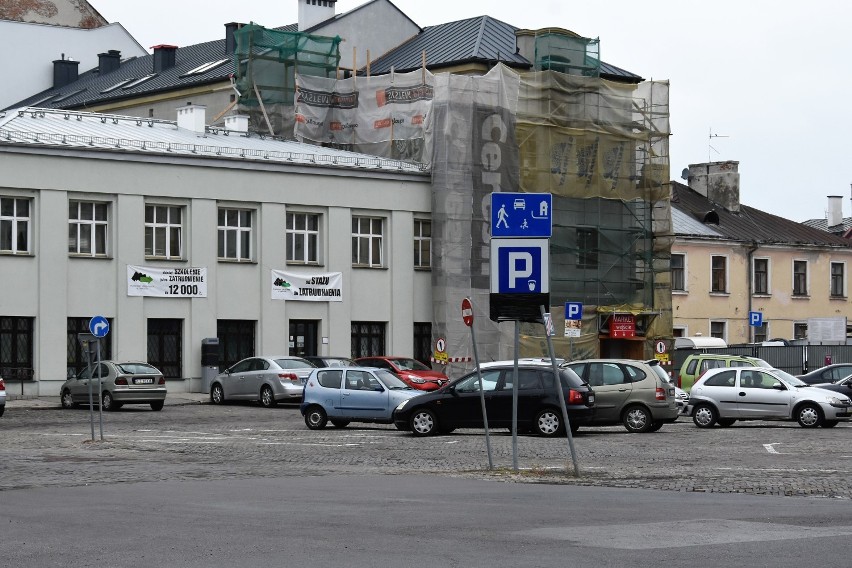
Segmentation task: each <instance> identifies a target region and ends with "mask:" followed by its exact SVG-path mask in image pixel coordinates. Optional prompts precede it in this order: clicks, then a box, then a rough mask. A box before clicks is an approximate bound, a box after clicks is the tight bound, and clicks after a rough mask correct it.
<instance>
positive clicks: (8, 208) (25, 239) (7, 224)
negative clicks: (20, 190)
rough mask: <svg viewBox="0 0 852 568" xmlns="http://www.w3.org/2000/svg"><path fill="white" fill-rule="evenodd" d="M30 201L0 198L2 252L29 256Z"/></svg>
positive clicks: (0, 249)
mask: <svg viewBox="0 0 852 568" xmlns="http://www.w3.org/2000/svg"><path fill="white" fill-rule="evenodd" d="M30 207H31V206H30V200H29V199H24V198H19V197H0V252H5V253H11V254H29V252H30V226H31V225H30Z"/></svg>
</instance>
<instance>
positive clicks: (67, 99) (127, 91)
mask: <svg viewBox="0 0 852 568" xmlns="http://www.w3.org/2000/svg"><path fill="white" fill-rule="evenodd" d="M223 59H228V61H226V62H225V63H223V64H222V65H220V66H218V67H215V68H213V69H210V70H209V71H207V72H206V73H200V74H195V75H185V74H186V73H187V72H188V71H191V70H193V69H195V68H196V67H198V66H200V65H203V64H205V63H211V62H214V61H221V60H223ZM233 72H234V60H233V54H231V55H228V54H226V53H225V39H224V38H223V39H220V40H215V41H208V42H205V43H199V44H195V45H189V46H187V47H181V48H178V49H177V51H176V52H175V65H174V67H171V68H169V69H166V70H165V71H162V72H160V73H158V74H157V75H156V76H155V77H152V78H151V79H149V80H147V81H144V82H142V83H139V84H138V85H135V86H132V87H128V88H123V87H119V88H117V89H114V90H111V91H109V92H106V93H102V92H101V91H104V90H107V89H109V88H110V87H112V86H114V85H116V84H118V83H119V82H121V81H125V80H130V79H141V78H143V77H146V76H148V75H151V74H153V73H154V56H153V54H151V55H146V56H143V57H133V58H130V59H127V60H125V61H122V63H121V65H120V66H119V68H118V69H116V70H115V71H112V72H110V73H106V74H103V75H101V74H100V73H99V72H98V70H97V68H96V69H93V70H90V71H87V72H85V73H82V74H80V76H79V78H78V79H77V81H74V82H73V83H70V84H69V85H66V86H65V87H62V88H60V89H47V90H46V91H43V92H41V93H38V94H36V95H33V96H31V97H29V98H26V99H24V100H23V101H20V102H17V103H15V104H13V105H11V106H10V107H8V108H18V107H23V106H38V107H41V108H62V109H76V110H84V109H86V108H88V107H91V106H93V105H99V104H103V103H107V102H113V101H120V100H123V99H131V98H137V97H139V96H140V95H143V94H146V95H147V94H154V93H158V92H162V91H171V90H174V89H184V88H186V87H191V86H196V85H206V84H209V83H218V82H221V81H226V80H228V77H230V75H231V74H232V73H233ZM49 95H53V96H52V97H51V98H50V99H47V100H43V99H44V98H45V97H47V96H49ZM69 95H70V96H69Z"/></svg>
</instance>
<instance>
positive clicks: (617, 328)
mask: <svg viewBox="0 0 852 568" xmlns="http://www.w3.org/2000/svg"><path fill="white" fill-rule="evenodd" d="M609 336H610V337H612V338H613V339H615V338H620V337H636V316H634V315H633V314H613V315H612V319H611V320H610V322H609Z"/></svg>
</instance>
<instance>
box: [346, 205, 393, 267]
mask: <svg viewBox="0 0 852 568" xmlns="http://www.w3.org/2000/svg"><path fill="white" fill-rule="evenodd" d="M377 223H378V225H377ZM365 224H366V226H365ZM377 226H378V228H379V232H378V233H376V232H375V229H376V227H377ZM365 231H366V232H365ZM384 233H385V218H384V217H376V216H371V215H353V216H352V266H355V267H359V268H383V267H384V245H385V241H384ZM364 243H366V244H367V247H366V251H362V245H363V244H364ZM376 255H378V257H379V258H377V259H376V258H373V257H374V256H376ZM362 257H364V258H362Z"/></svg>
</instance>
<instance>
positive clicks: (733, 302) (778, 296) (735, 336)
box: [672, 238, 852, 344]
mask: <svg viewBox="0 0 852 568" xmlns="http://www.w3.org/2000/svg"><path fill="white" fill-rule="evenodd" d="M672 254H683V255H685V267H684V284H685V286H684V287H685V290H684V291H674V290H673V292H672V309H673V312H674V328H675V334H676V335H678V334H679V335H684V336H686V335H699V334H700V335H704V336H710V335H711V322H724V324H725V326H724V327H725V333H724V337H723V338H724V339H725V340H726V341H727V342H728V343H729V344H735V343H748V342H751V341H753V336H752V333H751V332H752V328H751V327H750V326H749V325H748V312H749V311H760V312H762V313H763V319H764V322H765V323H766V324H767V325H768V329H767V339H769V338H784V339H795V338H796V337H795V335H794V328H795V325H796V324H807V320H808V318H814V317H847V318H850V319H852V308H850V303H849V299H848V292H849V276H850V275H849V270H850V269H852V251H849V250H841V249H827V248H819V247H793V246H789V247H782V246H767V247H759V248H757V249H756V250H755V251H754V252H753V253H752V255H751V256H752V261H751V262H749V251H748V248H747V247H746V246H744V245H742V244H738V243H737V244H733V243H731V242H730V241H727V242H718V243H714V242H706V241H696V240H687V239H683V238H681V239H677V240H676V241H675V243H674V245H673V246H672ZM713 256H722V257H725V258H726V259H727V263H726V264H727V274H726V282H727V292H726V293H716V292H711V258H712V257H713ZM754 259H767V260H768V262H769V272H768V274H769V281H768V293H767V294H751V303H750V304H749V284H750V281H751V279H752V278H753V264H754ZM794 261H805V262H806V263H807V293H806V294H804V295H794V294H793V263H794ZM832 263H840V264H842V265H843V267H844V280H845V281H844V292H843V295H842V296H837V297H833V296H831V294H830V286H831V276H830V274H831V264H832Z"/></svg>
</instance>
